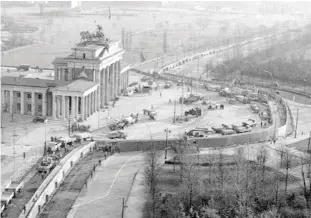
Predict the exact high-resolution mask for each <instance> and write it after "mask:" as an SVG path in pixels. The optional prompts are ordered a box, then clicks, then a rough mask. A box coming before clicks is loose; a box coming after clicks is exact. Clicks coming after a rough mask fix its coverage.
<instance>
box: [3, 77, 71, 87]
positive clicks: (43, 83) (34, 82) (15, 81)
mask: <svg viewBox="0 0 311 218" xmlns="http://www.w3.org/2000/svg"><path fill="white" fill-rule="evenodd" d="M68 83H69V82H68V81H59V80H48V79H34V78H23V77H13V76H4V77H2V78H1V85H13V86H28V87H40V88H49V87H56V86H64V85H66V84H68Z"/></svg>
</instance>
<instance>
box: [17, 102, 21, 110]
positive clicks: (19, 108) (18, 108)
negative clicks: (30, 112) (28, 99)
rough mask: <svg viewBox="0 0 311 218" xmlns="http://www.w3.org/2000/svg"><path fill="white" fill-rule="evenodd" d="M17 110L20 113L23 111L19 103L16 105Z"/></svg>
mask: <svg viewBox="0 0 311 218" xmlns="http://www.w3.org/2000/svg"><path fill="white" fill-rule="evenodd" d="M16 108H17V110H18V111H20V110H21V104H20V103H17V104H16Z"/></svg>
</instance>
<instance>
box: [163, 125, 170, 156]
mask: <svg viewBox="0 0 311 218" xmlns="http://www.w3.org/2000/svg"><path fill="white" fill-rule="evenodd" d="M164 131H165V133H166V141H165V156H164V159H165V160H166V158H167V145H168V134H169V133H171V130H169V129H168V128H166V129H165V130H164Z"/></svg>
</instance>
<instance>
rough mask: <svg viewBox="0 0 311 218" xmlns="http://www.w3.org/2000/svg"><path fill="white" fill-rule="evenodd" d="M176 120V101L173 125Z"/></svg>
mask: <svg viewBox="0 0 311 218" xmlns="http://www.w3.org/2000/svg"><path fill="white" fill-rule="evenodd" d="M175 118H176V100H175V101H174V119H173V123H175V121H176V120H175Z"/></svg>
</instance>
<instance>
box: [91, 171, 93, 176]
mask: <svg viewBox="0 0 311 218" xmlns="http://www.w3.org/2000/svg"><path fill="white" fill-rule="evenodd" d="M91 178H93V171H92V170H91Z"/></svg>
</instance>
